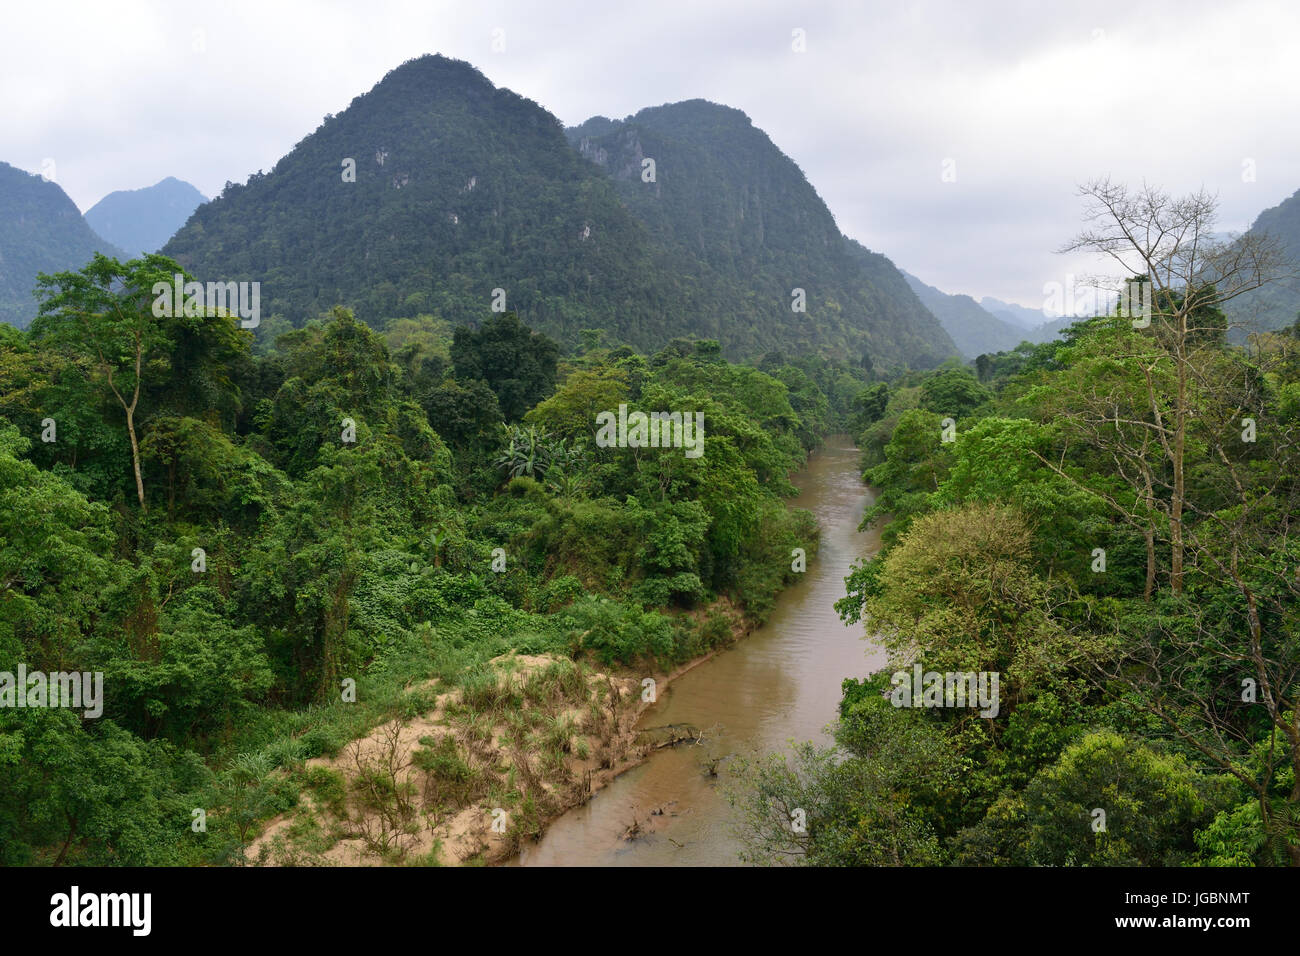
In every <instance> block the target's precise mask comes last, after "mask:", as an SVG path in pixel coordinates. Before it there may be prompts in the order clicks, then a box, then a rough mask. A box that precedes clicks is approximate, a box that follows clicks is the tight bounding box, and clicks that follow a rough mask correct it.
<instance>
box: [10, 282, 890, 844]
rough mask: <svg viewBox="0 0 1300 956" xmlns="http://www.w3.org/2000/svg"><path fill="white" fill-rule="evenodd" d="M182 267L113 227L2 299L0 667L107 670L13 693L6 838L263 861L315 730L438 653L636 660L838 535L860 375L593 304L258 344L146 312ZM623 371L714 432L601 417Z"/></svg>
mask: <svg viewBox="0 0 1300 956" xmlns="http://www.w3.org/2000/svg"><path fill="white" fill-rule="evenodd" d="M177 268H178V266H176V264H175V263H174V262H172V261H170V260H167V259H165V258H162V257H159V256H150V257H146V258H145V259H143V260H133V261H131V262H128V263H119V262H117V261H115V260H112V259H107V258H103V257H100V258H98V259H96V260H95V261H94V262H93V263H92V264H91V265H90V266H87V267H86V269H84V270H83V271H82V272H80V273H67V274H60V275H57V276H52V277H50V278H49V280H48V281H47V282H46V284H45V289H46V295H47V300H46V303H45V308H44V310H43V311H44V314H43V315H42V316H41V318H40V320H39V321H38V322H37V323H36V324H35V325H34V326H33V327H32V329H31V330H30V331H29V332H19V331H17V330H14V329H11V328H3V329H0V396H2V399H0V671H9V672H14V671H16V670H17V667H18V665H19V664H22V665H24V666H25V667H26V668H27V670H28V671H29V672H32V671H92V672H93V671H98V672H102V673H103V687H104V700H103V713H102V715H100V716H98V717H87V716H83V713H82V712H81V711H78V710H73V709H68V708H25V709H17V708H13V707H5V708H2V709H0V765H3V772H2V773H0V862H3V863H5V864H21V863H52V862H59V863H66V864H73V863H75V864H164V863H180V864H193V863H201V862H218V863H219V862H231V861H238V860H240V859H242V857H241V853H242V850H243V848H244V847H246V846H247V845H248V843H249V841H250V840H251V839H252V838H253V836H255V835H256V833H257V832H258V830H259V828H260V826H261V824H262V823H263V822H265V821H266V820H267V819H268V818H270V817H271V816H273V815H275V814H276V813H278V812H280V811H283V810H284V809H286V808H287V807H289V806H291V805H293V804H294V803H295V801H296V798H297V788H298V787H299V786H300V785H303V783H302V782H303V781H304V780H306V781H307V785H313V786H315V785H319V787H321V788H324V790H322V792H325V791H328V789H329V786H330V778H328V777H327V776H322V775H321V774H320V773H316V774H315V775H314V776H313V775H311V774H306V773H305V771H302V762H303V761H304V760H305V759H307V758H310V757H314V756H319V755H322V754H335V753H337V752H338V751H339V750H340V748H341V747H343V746H344V745H345V744H346V743H347V742H348V741H350V740H352V739H354V738H356V737H358V736H359V735H361V734H363V733H364V732H366V731H367V729H368V728H370V727H373V726H374V725H376V724H377V723H380V722H382V721H384V720H387V719H389V718H392V717H394V716H397V715H403V714H405V715H409V714H410V713H411V712H412V710H413V709H414V710H415V711H416V712H419V711H420V709H421V708H424V709H427V708H428V706H429V704H428V702H427V701H426V700H425V699H424V698H422V697H420V696H419V694H414V696H413V692H412V691H411V690H410V688H412V687H414V686H418V685H420V684H421V682H425V681H428V680H430V679H437V680H440V681H442V682H444V684H446V685H448V686H456V685H461V686H464V687H465V688H466V699H467V700H470V701H472V700H474V699H475V698H474V696H473V694H474V693H479V692H480V691H481V688H480V690H479V691H475V690H474V688H477V687H478V683H475V682H476V681H477V682H479V683H481V677H482V665H483V664H484V662H485V661H487V660H489V659H491V658H494V657H496V656H498V655H501V654H503V653H506V652H509V651H518V652H520V653H529V654H542V653H545V654H551V655H555V656H557V657H560V658H569V659H572V660H577V661H584V660H587V661H590V662H592V663H593V664H598V665H600V666H602V667H608V666H613V667H625V666H626V667H635V668H639V669H640V670H637V671H634V673H644V670H645V669H646V668H649V667H670V666H672V665H673V664H674V663H677V662H680V661H683V660H686V659H689V658H691V657H693V656H696V655H698V654H701V653H704V652H705V651H707V650H709V649H710V648H711V647H713V646H716V645H717V644H719V643H721V642H725V641H728V640H730V639H732V636H733V633H734V632H735V629H736V625H738V624H743V623H744V619H747V620H748V621H749V622H750V623H752V622H755V621H758V620H761V619H762V618H763V616H764V615H765V614H766V612H767V610H768V609H769V608H770V607H771V604H772V600H773V597H774V595H775V594H776V592H777V591H778V590H779V589H780V588H781V587H782V586H784V585H785V584H786V583H789V581H790V580H792V579H793V577H794V573H793V572H792V570H791V564H790V554H791V551H792V549H793V548H795V547H802V548H805V549H807V550H808V551H809V553H812V552H813V550H814V549H815V548H816V543H817V528H816V525H815V522H814V521H813V519H812V517H811V515H809V514H808V513H806V512H801V511H792V510H789V509H788V508H787V507H786V505H785V503H784V501H783V500H782V499H783V498H784V497H786V496H788V495H789V494H790V493H791V491H792V488H791V486H790V484H789V482H788V479H787V475H788V473H789V472H790V471H791V470H792V469H795V468H797V467H799V466H800V464H801V463H802V462H803V460H804V457H805V455H806V453H807V452H808V450H809V449H811V448H813V447H814V446H815V445H816V444H817V443H818V442H819V441H820V439H821V437H822V436H823V435H824V434H825V433H826V432H827V430H828V429H830V428H833V427H840V428H843V427H846V426H847V425H848V423H849V422H850V421H851V420H852V417H853V415H854V414H855V407H854V403H855V398H856V397H857V396H858V395H859V393H861V392H862V391H863V390H864V388H865V387H866V384H867V383H866V380H865V376H864V375H863V374H862V372H861V370H851V369H849V368H848V367H846V366H840V365H834V364H831V363H828V362H826V361H825V360H822V359H816V358H806V359H801V360H799V361H794V362H792V361H787V360H786V359H784V358H783V357H781V356H778V355H770V356H768V357H767V358H766V359H765V361H764V367H763V370H761V371H760V370H759V369H756V368H753V367H748V366H738V365H732V364H729V363H728V362H726V361H725V360H723V359H722V358H721V356H720V349H719V346H718V343H717V342H712V341H701V342H693V341H687V340H678V341H674V342H673V343H672V344H671V345H670V346H669V347H667V348H665V349H663V350H662V351H660V352H658V353H656V354H654V355H651V356H644V355H640V354H638V353H635V352H633V351H632V350H631V349H628V348H626V347H622V348H619V349H615V350H609V349H605V348H600V347H598V346H597V345H596V342H597V341H598V340H599V338H600V335H599V333H598V332H596V331H593V333H592V335H590V336H588V337H587V338H588V344H589V345H590V346H591V347H590V348H588V349H587V350H586V351H585V352H584V353H583V354H582V355H580V356H575V357H572V358H569V359H566V360H564V361H562V362H560V363H559V366H558V369H557V365H556V354H557V353H556V347H555V344H554V343H553V342H550V341H549V340H547V339H545V338H544V337H542V336H539V335H538V334H537V333H534V332H533V331H532V330H531V329H529V328H528V327H527V326H524V325H521V324H519V323H518V321H517V320H516V319H515V318H514V317H513V316H512V315H507V316H504V317H499V318H495V319H492V320H489V321H485V322H484V323H483V324H482V326H481V327H480V330H479V331H477V332H471V331H470V330H468V329H457V330H455V331H454V332H453V334H452V336H450V337H451V338H452V339H453V341H452V343H451V345H450V349H448V343H447V342H446V337H443V338H441V339H440V338H439V334H440V333H441V332H443V331H445V330H444V329H442V327H441V326H438V325H437V324H436V323H426V324H421V323H414V324H413V325H410V326H403V327H401V328H400V329H394V330H393V332H392V333H391V336H390V341H391V342H392V343H393V344H394V345H395V346H396V348H395V349H392V350H390V347H389V341H385V339H384V338H383V337H381V336H380V335H379V334H378V333H376V332H374V331H372V330H371V329H370V328H368V327H367V326H366V325H364V324H362V323H361V322H359V321H357V320H356V319H355V318H354V317H353V315H352V313H351V312H350V311H348V310H347V309H344V308H335V309H333V310H332V311H331V312H330V313H329V314H327V315H325V316H323V317H321V318H320V319H318V320H314V321H312V322H310V323H308V324H306V325H305V326H303V327H302V328H300V329H296V330H290V331H286V332H283V334H281V335H280V336H279V337H278V340H277V341H276V342H275V343H274V344H273V345H271V346H263V345H259V346H258V347H257V348H256V349H255V348H254V343H255V337H256V336H261V335H263V334H265V333H266V331H267V330H266V329H265V328H259V329H258V330H257V331H256V332H251V331H246V330H242V329H240V328H238V327H237V322H236V320H235V319H232V318H231V317H228V316H221V315H204V316H200V317H177V318H156V317H154V316H153V315H152V312H151V309H150V302H151V300H150V298H149V296H147V295H144V294H142V292H143V290H147V289H148V288H149V286H150V283H151V282H152V280H153V278H154V277H155V275H157V274H168V273H170V272H172V271H173V270H175V269H177ZM135 343H139V349H138V354H139V356H140V358H139V362H138V363H137V360H136V355H137V349H136V345H135ZM524 346H526V347H527V350H528V351H529V353H530V356H531V362H532V364H531V365H528V366H527V367H525V366H524V365H522V364H515V365H514V366H513V369H514V375H513V377H510V376H504V377H503V373H504V372H507V371H509V370H510V369H511V368H512V366H511V364H510V363H511V362H514V361H515V360H516V359H517V358H518V357H519V350H520V349H521V348H523V347H524ZM503 349H504V351H502V350H503ZM548 356H549V359H548ZM471 376H472V377H471ZM132 396H137V397H136V398H134V399H133V397H132ZM498 403H499V404H498ZM620 403H625V404H627V405H628V406H629V407H630V408H631V409H633V410H637V409H641V410H647V411H652V410H688V411H691V412H694V411H700V412H702V413H703V415H704V422H705V426H704V427H705V435H706V443H705V446H704V454H703V455H702V456H701V457H699V458H688V457H686V456H685V455H684V454H683V452H682V450H681V449H679V448H626V447H604V448H602V447H598V446H597V445H596V444H595V442H594V440H593V438H594V434H595V430H596V423H595V415H596V413H597V412H599V411H603V410H614V409H616V408H617V407H618V405H619V404H620ZM127 406H132V407H133V408H134V411H133V417H132V418H131V422H132V427H133V428H134V429H135V432H136V434H137V436H138V454H137V455H133V452H132V443H131V440H130V434H129V431H128V415H127V414H126V408H127ZM507 408H509V409H512V413H510V414H509V415H508V414H507V413H506V412H505V409H507ZM516 413H518V417H522V418H523V419H524V421H523V423H520V424H514V425H512V426H511V427H510V428H506V427H505V426H504V419H505V418H506V417H515V414H516ZM50 420H52V422H53V427H54V429H55V431H53V432H51V431H49V430H48V429H49V427H50V426H49V421H50ZM47 439H52V440H47ZM133 458H135V459H136V460H138V461H139V465H140V475H139V481H138V482H137V480H136V476H135V474H134V468H133ZM498 559H499V561H500V562H501V563H499V564H498ZM561 663H564V661H561ZM351 680H354V681H355V682H356V698H355V702H350V701H348V700H346V698H345V697H344V696H343V694H344V693H345V692H346V688H347V682H348V681H351ZM421 701H424V703H421ZM445 751H446V752H445ZM421 759H423V760H425V762H427V763H429V767H431V768H432V769H431V770H430V772H431V773H436V774H438V775H440V777H439V778H440V779H443V778H445V779H444V783H445V784H446V786H447V787H452V788H453V789H454V788H455V787H460V788H461V789H465V788H468V787H470V783H469V782H467V781H466V779H465V773H464V772H462V771H463V770H464V767H463V765H462V764H461V763H460V762H458V761H459V758H457V757H456V756H455V754H454V753H453V752H450V751H447V748H446V747H443V749H442V750H431V751H428V752H427V753H425V754H424V755H423V757H422V758H421ZM285 768H297V769H298V771H302V772H299V773H297V774H289V775H286V774H284V773H281V772H279V771H280V770H283V769H285ZM458 768H459V769H458ZM426 769H428V768H426ZM312 781H315V783H312ZM457 792H460V791H459V790H457ZM466 792H468V790H466ZM319 795H320V794H318V796H319ZM322 799H325V797H322ZM195 808H203V809H205V810H206V812H207V814H208V817H207V830H206V832H196V831H195V830H193V829H192V828H191V822H192V819H193V817H192V811H193V810H194V809H195Z"/></svg>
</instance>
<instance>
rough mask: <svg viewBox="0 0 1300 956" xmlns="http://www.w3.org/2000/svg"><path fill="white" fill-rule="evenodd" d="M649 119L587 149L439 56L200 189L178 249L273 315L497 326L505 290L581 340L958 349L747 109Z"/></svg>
mask: <svg viewBox="0 0 1300 956" xmlns="http://www.w3.org/2000/svg"><path fill="white" fill-rule="evenodd" d="M633 120H634V122H632V123H629V124H622V123H615V122H614V121H612V120H604V121H603V122H600V121H599V120H598V119H597V120H593V121H588V123H587V124H583V127H581V128H580V129H585V130H586V132H587V134H588V135H587V136H586V137H585V138H586V139H587V140H588V141H589V142H588V147H587V150H586V152H585V153H584V155H587V156H591V155H593V151H595V155H600V153H599V151H600V150H604V153H603V155H604V157H605V160H606V162H605V163H604V164H603V165H600V164H594V163H593V162H589V161H587V159H584V158H583V156H582V155H579V152H580V150H581V149H582V147H581V144H580V143H574V145H572V146H571V145H570V142H571V141H572V140H573V139H574V136H573V135H572V134H573V131H570V136H569V138H568V139H566V134H565V131H564V129H563V127H562V125H561V124H560V122H559V120H557V119H556V118H555V117H554V116H552V115H551V114H550V113H548V112H547V111H545V110H544V109H542V108H541V107H540V106H538V105H537V104H536V103H534V102H533V101H531V100H528V99H525V98H524V97H521V96H519V95H517V94H515V93H513V92H511V91H509V90H507V89H503V88H497V87H494V86H493V85H492V84H491V83H490V82H489V81H488V80H487V79H486V78H485V77H484V76H483V75H482V74H481V73H480V72H479V71H478V70H476V69H475V68H474V67H472V66H470V65H469V64H467V63H463V62H460V61H454V60H449V59H446V58H444V57H441V56H425V57H420V58H419V59H416V60H412V61H409V62H407V63H405V64H403V65H402V66H400V67H398V68H397V69H395V70H393V71H392V72H390V73H389V74H388V75H387V76H385V77H384V79H383V80H381V81H380V82H379V83H378V84H377V85H376V86H375V87H374V88H373V89H372V90H370V91H369V92H368V93H365V94H363V95H362V96H359V97H357V98H356V99H354V100H353V101H352V103H351V104H350V105H349V106H348V108H347V109H346V110H344V111H343V112H342V113H339V114H338V115H337V116H330V117H326V120H325V122H324V123H323V124H322V125H321V126H320V127H319V128H318V129H317V130H316V131H315V132H313V133H310V134H309V135H307V136H306V137H304V138H303V139H302V141H301V142H299V143H298V145H297V146H295V147H294V149H293V150H292V151H291V152H289V153H288V154H287V155H286V156H284V157H283V158H282V159H281V160H280V161H279V162H278V163H277V164H276V166H275V168H274V169H273V170H271V171H270V172H269V173H257V174H254V175H253V176H252V177H250V179H249V181H248V182H247V184H245V185H242V186H238V185H237V186H232V187H230V188H228V189H227V190H226V191H225V192H224V193H223V194H222V195H221V196H220V197H218V198H216V199H214V200H213V201H211V202H209V203H206V204H204V205H202V206H200V207H199V208H198V209H197V210H196V211H195V213H194V215H193V216H192V217H191V218H190V220H189V221H188V223H187V224H186V225H185V226H184V227H183V228H182V229H181V230H180V231H179V232H178V233H177V234H176V235H175V236H174V237H173V238H172V239H171V240H170V241H169V242H168V243H167V244H166V246H165V247H164V248H163V250H162V251H163V252H164V253H166V254H167V255H171V256H173V257H175V258H176V259H177V260H178V261H179V262H181V264H182V265H184V266H185V267H186V268H187V269H189V270H190V271H191V272H193V273H194V274H195V275H196V276H197V277H198V278H200V279H203V280H207V279H221V280H225V281H232V280H239V281H243V280H260V281H261V282H262V311H263V314H268V313H274V312H280V313H282V314H283V315H285V316H286V317H288V318H289V319H290V320H291V321H292V322H294V323H295V324H301V323H302V322H304V321H306V320H307V319H309V318H312V317H314V316H315V315H317V314H319V313H320V312H322V311H324V310H325V309H328V308H329V307H330V306H332V305H334V304H336V303H342V304H345V305H349V306H352V307H353V308H355V309H356V310H357V313H358V316H359V317H360V318H362V319H363V320H365V321H368V322H371V323H372V324H382V323H383V322H384V321H386V320H387V319H391V318H397V317H406V316H413V315H417V314H421V313H428V314H435V315H438V316H440V317H441V318H444V319H447V320H449V321H451V322H454V323H477V322H478V321H480V320H481V319H483V318H485V317H486V316H487V315H489V314H490V312H489V306H490V303H491V302H492V300H493V296H494V294H495V290H498V289H499V290H501V291H502V292H503V293H504V296H505V307H506V308H508V309H510V310H512V311H515V312H517V313H518V314H519V316H520V318H521V319H523V320H524V321H525V322H527V323H528V324H529V325H531V326H533V327H534V328H537V329H540V330H542V331H545V332H546V333H548V334H550V335H552V336H553V337H555V338H557V339H559V340H560V341H561V342H563V343H566V344H573V343H576V342H577V341H578V339H579V331H580V330H581V329H583V328H604V329H606V330H607V331H608V332H610V333H611V335H612V337H613V338H615V339H617V340H621V341H624V342H627V343H629V344H631V345H634V346H636V347H638V348H642V349H656V348H659V347H661V346H662V345H664V344H666V343H667V341H669V340H670V339H671V338H673V337H677V336H697V337H701V338H716V339H718V340H719V342H720V343H721V344H722V346H723V348H724V350H725V351H726V353H727V354H728V355H729V356H731V357H751V356H757V355H760V354H762V353H763V352H765V351H767V350H770V349H802V348H807V349H810V350H815V351H820V352H822V353H824V354H832V355H836V356H837V357H839V358H842V359H851V360H853V361H869V362H872V363H875V364H877V365H879V366H881V367H882V368H887V367H896V366H901V365H905V364H910V365H914V366H922V365H933V364H937V363H938V362H940V361H942V360H943V359H944V358H945V357H946V356H948V355H951V354H953V353H954V352H955V347H954V345H953V343H952V341H951V339H950V338H949V337H948V336H947V334H946V333H945V332H944V331H943V329H942V327H941V326H940V324H939V322H938V320H936V319H935V318H934V317H933V316H932V315H931V314H930V313H929V312H928V311H927V310H926V309H925V307H924V306H922V305H921V303H920V301H919V300H918V299H917V298H916V297H915V295H914V294H913V293H912V292H911V290H910V289H909V288H908V287H907V285H906V282H905V281H904V280H903V278H902V276H901V274H899V273H898V271H897V270H896V269H895V268H894V267H893V265H892V263H890V262H889V261H888V259H886V258H885V257H883V256H879V255H878V254H875V253H870V252H867V251H866V250H864V249H862V248H861V247H859V246H857V245H856V244H855V243H851V242H850V241H849V240H846V239H845V238H844V237H843V236H842V235H841V234H840V232H839V231H838V229H837V228H836V226H835V222H834V218H833V217H832V216H831V215H830V212H829V210H827V209H826V207H825V204H824V203H822V202H821V200H820V198H819V197H817V195H816V192H815V191H814V190H813V189H812V187H811V186H810V185H808V183H807V181H806V180H805V179H804V178H803V175H802V173H801V172H799V170H798V167H797V166H796V165H795V164H794V163H793V162H792V161H791V160H789V158H788V157H786V156H784V155H783V154H781V153H780V151H779V150H778V149H776V147H775V146H773V145H772V144H771V142H770V140H768V139H767V137H766V135H764V134H763V133H762V132H761V131H759V130H756V129H754V128H753V126H752V124H750V123H749V120H748V118H747V117H745V116H744V114H743V113H740V111H738V110H731V109H729V108H727V107H719V106H716V105H714V104H705V103H704V102H703V101H690V102H689V103H687V104H676V105H675V106H671V107H657V108H655V109H654V110H648V111H642V113H641V114H638V115H637V117H634V118H633ZM597 134H601V135H600V136H597ZM629 134H630V135H629ZM594 136H595V137H597V138H598V139H601V140H602V141H601V142H593V141H592V138H593V137H594ZM604 137H611V138H610V139H609V141H608V142H605V141H603V138H604ZM619 137H622V138H621V139H620V138H619ZM742 144H743V145H742ZM651 150H653V152H654V153H655V154H657V155H653V156H650V151H651ZM638 152H640V153H645V154H646V155H645V156H640V157H638ZM646 157H650V158H653V159H655V160H656V179H655V181H654V182H650V183H646V182H643V181H642V179H641V173H642V165H641V160H642V159H644V158H646ZM345 161H351V163H352V164H354V165H353V167H352V168H353V169H354V170H355V177H354V179H355V181H347V178H346V174H347V172H348V163H347V162H345ZM629 164H634V166H632V165H629ZM639 186H645V187H646V189H645V190H641V191H640V192H638V191H637V187H639ZM795 289H803V290H804V295H805V296H806V301H807V311H806V312H802V313H801V312H797V311H792V309H791V303H792V301H793V297H792V291H793V290H795Z"/></svg>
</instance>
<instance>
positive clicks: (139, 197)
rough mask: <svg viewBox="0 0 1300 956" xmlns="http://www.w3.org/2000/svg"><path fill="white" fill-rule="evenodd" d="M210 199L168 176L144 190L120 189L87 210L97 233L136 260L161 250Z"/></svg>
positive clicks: (91, 226)
mask: <svg viewBox="0 0 1300 956" xmlns="http://www.w3.org/2000/svg"><path fill="white" fill-rule="evenodd" d="M207 201H208V200H207V197H206V196H204V195H203V194H202V193H201V192H199V191H198V190H197V189H195V188H194V187H193V186H191V185H190V184H189V183H187V182H184V181H182V180H179V179H177V178H176V177H174V176H168V177H167V178H166V179H164V180H162V181H161V182H157V183H155V184H154V185H152V186H147V187H145V188H143V189H119V190H117V191H116V192H111V193H109V194H108V195H107V196H105V197H104V198H103V199H101V200H100V201H99V202H97V203H95V205H93V206H91V207H90V208H89V209H88V210H86V222H88V223H89V224H90V228H92V229H94V230H95V232H96V233H98V234H99V235H101V236H103V237H104V238H105V239H107V240H108V241H109V242H111V243H113V244H114V245H115V246H118V247H119V248H121V249H124V250H126V252H127V254H128V255H130V256H132V257H135V256H141V255H145V254H146V253H150V252H157V251H158V250H159V249H161V248H162V247H163V246H164V245H165V244H166V242H167V240H168V239H170V238H171V237H172V236H174V235H175V234H176V231H177V230H178V229H180V228H181V226H183V225H185V221H186V220H187V219H189V218H190V214H191V213H193V212H194V210H195V209H197V208H198V207H199V206H200V205H201V204H203V203H205V202H207Z"/></svg>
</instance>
